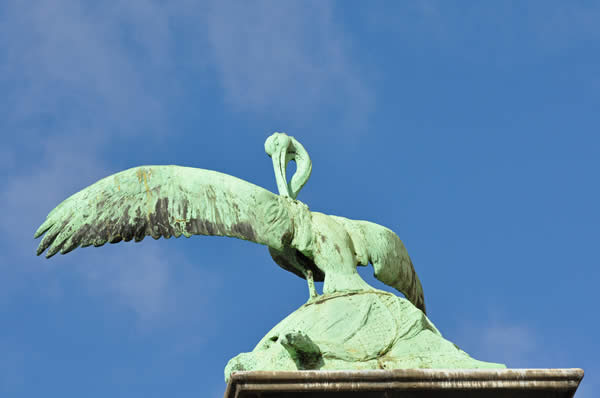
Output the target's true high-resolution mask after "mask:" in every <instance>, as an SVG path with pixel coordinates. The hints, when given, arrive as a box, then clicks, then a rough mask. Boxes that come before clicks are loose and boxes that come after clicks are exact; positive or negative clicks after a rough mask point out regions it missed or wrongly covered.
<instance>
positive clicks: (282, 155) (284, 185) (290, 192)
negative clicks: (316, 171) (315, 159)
mask: <svg viewBox="0 0 600 398" xmlns="http://www.w3.org/2000/svg"><path fill="white" fill-rule="evenodd" d="M265 151H266V152H267V154H268V155H269V156H271V158H272V159H273V169H274V171H275V180H276V181H277V189H278V190H279V194H280V195H281V196H288V197H291V198H292V199H296V197H297V196H298V193H299V192H300V190H301V189H302V187H303V186H304V184H306V182H307V181H308V179H309V177H310V174H311V172H312V162H311V160H310V156H308V152H307V151H306V149H304V147H303V146H302V144H300V142H298V141H297V140H296V139H295V138H294V137H291V136H288V135H287V134H285V133H274V134H273V135H271V136H270V137H269V138H267V141H266V142H265ZM291 160H293V161H295V162H296V172H295V173H294V175H293V176H292V179H291V181H290V182H289V183H288V182H287V178H286V171H287V165H288V163H289V162H290V161H291Z"/></svg>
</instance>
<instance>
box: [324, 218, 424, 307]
mask: <svg viewBox="0 0 600 398" xmlns="http://www.w3.org/2000/svg"><path fill="white" fill-rule="evenodd" d="M335 219H336V221H338V222H340V223H342V224H343V225H344V228H345V229H346V230H347V231H348V233H349V234H350V238H351V239H352V243H353V245H354V249H355V252H356V256H357V259H358V261H359V264H361V265H368V264H369V263H371V264H373V269H374V274H375V277H376V278H377V279H379V280H380V281H381V282H383V283H385V284H386V285H388V286H391V287H393V288H394V289H396V290H398V291H400V292H402V294H404V296H405V297H406V298H407V299H408V300H409V301H410V302H411V303H413V304H414V306H415V307H417V308H419V309H420V310H421V311H423V313H425V312H426V311H425V297H424V295H423V287H422V286H421V281H420V280H419V277H418V276H417V273H416V272H415V269H414V267H413V264H412V261H411V260H410V257H409V256H408V252H407V251H406V248H405V247H404V244H403V243H402V241H401V240H400V238H398V235H396V234H395V233H394V232H393V231H391V230H390V229H388V228H386V227H384V226H381V225H379V224H375V223H372V222H369V221H360V220H350V219H348V218H345V217H335Z"/></svg>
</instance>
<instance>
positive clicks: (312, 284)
mask: <svg viewBox="0 0 600 398" xmlns="http://www.w3.org/2000/svg"><path fill="white" fill-rule="evenodd" d="M306 281H307V282H308V295H309V298H308V299H309V300H312V299H314V298H315V297H317V296H318V294H317V289H315V280H314V278H313V273H312V271H311V270H307V271H306Z"/></svg>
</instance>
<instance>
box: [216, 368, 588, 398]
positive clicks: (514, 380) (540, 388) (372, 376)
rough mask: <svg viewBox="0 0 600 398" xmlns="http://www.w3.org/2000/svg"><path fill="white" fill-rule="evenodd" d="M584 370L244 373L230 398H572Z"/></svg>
mask: <svg viewBox="0 0 600 398" xmlns="http://www.w3.org/2000/svg"><path fill="white" fill-rule="evenodd" d="M582 378H583V370H581V369H504V370H447V369H446V370H432V369H396V370H373V371H294V372H238V373H234V374H233V375H232V377H231V380H230V381H229V383H228V384H227V389H226V391H225V398H259V397H261V398H276V397H294V398H300V397H313V398H319V397H327V398H332V397H356V398H358V397H361V398H367V397H368V398H384V397H385V398H400V397H403V398H406V397H409V398H416V397H445V398H450V397H472V398H476V397H482V398H483V397H485V398H500V397H511V398H521V397H522V398H525V397H528V398H530V397H535V398H542V397H544V398H545V397H552V398H571V397H573V396H574V394H575V391H576V390H577V387H578V386H579V383H580V381H581V379H582Z"/></svg>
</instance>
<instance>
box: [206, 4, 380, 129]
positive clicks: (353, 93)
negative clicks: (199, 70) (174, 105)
mask: <svg viewBox="0 0 600 398" xmlns="http://www.w3.org/2000/svg"><path fill="white" fill-rule="evenodd" d="M206 22H207V26H208V38H209V43H210V45H211V48H212V53H213V55H214V59H215V68H216V70H217V73H218V74H219V76H220V77H221V82H222V85H223V88H224V90H225V98H226V100H227V102H228V103H229V104H231V105H232V106H234V107H235V108H237V109H241V110H249V111H260V112H272V113H284V114H286V115H288V116H291V117H301V118H312V117H314V115H315V114H318V113H319V112H329V111H331V110H332V109H335V110H337V111H338V112H339V113H341V114H343V115H344V117H345V118H348V119H351V120H352V122H353V123H356V122H357V121H360V122H364V119H365V118H366V116H367V114H368V113H369V110H370V107H371V106H372V102H373V95H372V93H371V92H370V90H369V88H368V86H367V84H366V82H365V81H364V80H363V76H361V74H360V73H358V71H357V65H356V64H353V62H352V58H351V56H350V52H351V43H350V40H349V38H348V37H347V36H345V35H344V32H343V29H342V27H341V26H339V25H338V24H336V21H335V19H334V16H333V3H331V2H327V1H320V2H310V3H306V2H305V3H297V2H272V1H256V2H252V3H245V2H231V1H216V2H214V3H213V6H212V7H211V9H210V12H209V14H208V16H207V18H206ZM311 115H313V116H312V117H311Z"/></svg>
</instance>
